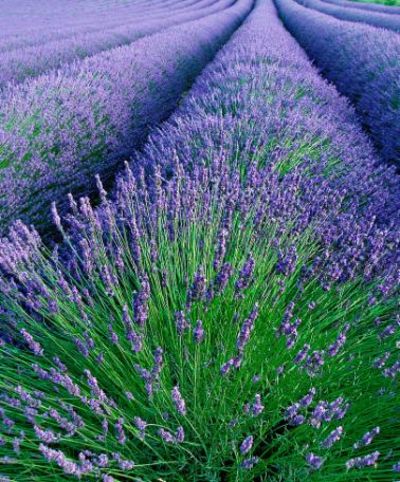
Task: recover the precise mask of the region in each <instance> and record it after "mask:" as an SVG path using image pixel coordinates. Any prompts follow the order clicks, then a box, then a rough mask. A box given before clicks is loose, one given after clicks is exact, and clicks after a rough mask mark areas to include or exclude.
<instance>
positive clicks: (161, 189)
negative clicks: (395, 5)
mask: <svg viewBox="0 0 400 482" xmlns="http://www.w3.org/2000/svg"><path fill="white" fill-rule="evenodd" d="M393 177H394V176H393V171H392V170H391V169H390V168H388V167H383V166H381V165H379V162H378V160H377V159H376V158H375V157H374V154H373V150H372V148H371V146H370V145H369V143H368V140H367V139H366V137H365V136H364V135H363V134H362V132H361V130H360V128H359V126H358V125H357V121H356V117H355V114H354V113H353V111H352V110H351V109H350V108H349V106H348V105H347V103H346V101H345V100H344V99H343V98H340V97H339V96H338V94H337V93H336V91H335V90H334V88H333V87H331V86H329V85H328V84H327V83H326V82H324V81H323V80H322V79H321V78H320V77H319V76H318V74H317V72H316V70H315V69H314V68H313V67H312V66H311V64H310V63H309V61H308V60H307V57H306V55H305V54H304V52H303V51H302V50H301V49H300V48H299V46H298V45H297V44H296V42H295V41H294V39H293V38H291V37H290V36H289V35H288V34H287V33H286V32H285V30H284V28H283V26H282V25H281V23H280V22H279V20H278V18H277V16H276V12H275V9H274V7H273V5H272V3H271V2H268V1H262V0H261V1H259V2H257V4H256V8H255V10H254V12H253V13H252V15H251V16H250V17H249V19H248V20H247V21H246V23H245V24H244V25H243V26H242V27H241V28H240V29H239V31H238V32H237V33H236V34H235V36H234V38H233V39H232V40H231V41H230V42H229V44H228V45H227V46H226V47H225V48H224V49H223V50H222V51H221V52H220V53H219V54H218V57H217V59H216V60H215V61H214V62H213V63H212V64H211V65H210V66H209V67H208V68H207V70H206V71H205V72H204V73H203V74H202V76H201V77H200V78H199V79H198V81H197V83H196V84H195V86H194V88H193V89H192V91H191V92H190V94H189V95H188V96H187V97H186V98H185V100H184V102H183V103H182V105H181V107H180V108H179V109H178V111H177V112H176V113H175V115H174V116H173V117H172V119H171V120H170V121H169V122H168V123H166V124H164V126H163V127H162V128H161V129H160V130H158V131H156V132H154V133H153V134H152V135H151V136H150V139H149V142H148V144H147V146H146V150H145V152H144V153H143V154H138V155H137V156H136V158H135V159H134V161H133V162H132V164H131V166H130V167H127V168H126V171H125V173H123V174H122V175H121V176H120V177H119V178H118V180H117V185H116V190H115V192H114V194H113V196H112V197H111V198H109V197H108V196H107V193H106V192H105V190H104V188H103V185H102V184H101V181H100V178H97V185H98V189H99V195H100V198H101V206H100V207H99V208H98V209H97V210H93V209H92V207H91V205H90V202H89V200H88V199H87V198H81V199H80V200H79V202H77V201H75V200H74V198H72V197H70V198H69V201H70V206H71V214H70V215H68V216H67V217H66V218H65V219H64V220H61V219H60V217H59V215H58V213H57V209H56V206H55V205H54V206H53V218H54V222H55V224H56V225H57V227H58V229H59V230H60V232H61V234H62V235H63V236H64V242H63V244H61V245H59V246H57V247H56V249H54V250H53V251H52V252H51V253H50V252H48V251H47V249H46V248H45V247H44V246H43V245H42V242H41V240H40V238H39V236H38V235H37V234H36V233H35V231H34V230H32V229H28V228H26V227H25V226H23V225H22V224H21V223H17V224H16V225H15V226H14V228H13V229H12V230H11V232H10V236H9V239H8V240H5V239H4V240H2V243H1V249H0V269H1V272H2V277H1V292H2V294H3V299H2V305H3V307H4V311H3V313H2V317H3V319H4V323H5V324H6V325H7V326H9V327H10V333H9V336H10V338H6V337H3V338H4V339H3V341H2V346H1V348H0V359H1V365H2V377H1V379H0V388H1V393H2V394H1V396H0V408H1V410H0V415H1V418H2V424H3V430H4V433H3V435H2V443H1V444H0V456H1V461H2V468H1V472H2V473H3V477H4V479H5V480H7V477H8V478H9V479H10V480H13V481H15V482H18V481H23V480H26V479H27V478H29V480H32V481H42V480H49V481H56V480H57V481H61V480H69V479H70V478H78V479H79V478H84V479H85V480H101V481H104V482H112V481H118V480H128V479H142V480H157V479H159V480H160V479H161V480H174V481H177V482H184V481H187V480H198V481H201V480H221V479H225V480H232V481H233V480H241V481H243V482H247V481H251V480H255V479H259V480H264V479H265V480H271V481H274V480H275V481H278V480H293V481H303V480H310V481H318V480H321V481H322V480H324V481H325V482H326V481H328V482H333V481H339V480H340V481H352V482H354V481H357V480H360V481H361V480H371V481H382V480H391V479H392V478H394V477H395V475H396V472H398V471H400V463H399V462H400V450H399V446H400V445H399V442H400V440H399V433H400V431H399V428H400V423H399V418H398V392H397V390H398V386H397V384H396V377H397V378H398V376H399V371H400V363H399V360H398V354H397V352H398V350H397V349H396V339H397V338H398V333H399V319H398V305H397V302H396V295H397V294H398V287H399V266H400V259H399V252H400V251H399V235H398V226H399V219H398V215H399V213H398V212H397V213H396V211H392V209H393V202H394V200H395V199H398V195H399V190H398V189H399V187H398V183H397V182H396V181H395V180H394V179H393ZM396 216H397V217H396ZM390 223H392V224H390ZM396 316H397V318H396ZM3 326H4V325H3ZM10 341H11V343H10ZM376 407H379V409H376Z"/></svg>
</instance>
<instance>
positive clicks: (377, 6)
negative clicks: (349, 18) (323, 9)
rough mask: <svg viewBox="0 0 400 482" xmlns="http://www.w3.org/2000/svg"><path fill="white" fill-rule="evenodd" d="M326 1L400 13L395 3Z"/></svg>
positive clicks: (349, 0) (367, 9) (350, 0)
mask: <svg viewBox="0 0 400 482" xmlns="http://www.w3.org/2000/svg"><path fill="white" fill-rule="evenodd" d="M324 1H325V2H328V3H332V4H333V5H340V6H341V7H348V8H358V9H359V10H366V11H372V12H381V13H389V14H393V13H394V14H399V13H400V7H395V6H393V5H383V4H380V3H368V2H354V1H353V0H324Z"/></svg>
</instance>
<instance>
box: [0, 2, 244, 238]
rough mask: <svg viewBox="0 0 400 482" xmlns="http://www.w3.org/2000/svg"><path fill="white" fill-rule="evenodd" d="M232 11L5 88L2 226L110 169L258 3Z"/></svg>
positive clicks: (0, 132) (32, 214) (0, 133)
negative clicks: (10, 87) (96, 174)
mask: <svg viewBox="0 0 400 482" xmlns="http://www.w3.org/2000/svg"><path fill="white" fill-rule="evenodd" d="M252 3H253V2H252V0H240V1H239V2H237V3H235V4H234V5H233V6H231V7H230V8H227V9H225V10H223V11H221V12H217V13H215V14H213V15H210V16H207V17H205V18H203V19H199V20H196V21H193V22H188V23H186V24H183V25H180V26H177V27H173V28H171V29H168V30H166V31H164V32H161V33H159V34H156V35H153V36H151V37H148V38H143V39H140V40H138V41H137V42H135V43H133V44H132V45H131V46H130V45H128V46H125V47H119V48H116V49H112V50H110V51H108V52H103V53H101V54H98V55H96V56H93V57H90V58H88V59H86V60H84V61H82V62H81V63H78V64H76V65H70V66H66V67H65V69H63V70H60V71H57V72H53V73H50V74H49V75H46V76H42V77H39V78H38V79H35V80H32V81H30V82H29V81H28V82H26V83H23V84H20V85H18V86H16V87H15V88H12V89H9V90H7V92H6V93H4V96H3V99H2V101H3V103H2V108H1V109H0V110H1V114H0V119H1V120H0V186H1V191H0V210H1V212H2V217H1V223H0V226H1V227H2V228H3V229H4V228H5V227H6V226H7V224H8V223H9V222H11V221H12V220H15V219H18V218H19V217H21V218H23V219H25V220H27V221H29V222H31V221H36V222H37V224H39V223H41V222H42V224H43V226H44V227H46V221H47V226H48V221H49V220H48V219H47V220H46V219H45V218H44V216H43V210H44V209H45V207H46V206H49V204H50V202H51V201H52V200H53V199H57V198H58V197H59V196H61V197H60V199H62V198H63V196H65V195H66V194H67V193H68V192H79V190H80V189H85V190H86V191H85V192H87V193H89V192H90V190H91V189H92V190H93V185H91V181H90V179H92V177H93V175H94V174H95V173H96V172H100V173H104V174H105V175H108V176H112V175H113V173H114V172H115V167H116V166H117V165H118V161H120V160H121V157H124V156H126V155H129V153H130V152H131V150H132V149H133V148H134V147H138V146H139V145H140V143H141V142H143V139H144V137H145V135H146V133H147V132H148V129H149V127H150V126H151V125H154V124H155V123H157V122H159V121H160V120H162V119H163V118H164V117H165V116H167V115H168V114H169V113H170V112H171V110H172V109H173V108H174V107H175V105H176V103H177V101H178V100H179V97H180V95H181V94H182V92H183V91H184V90H185V89H186V88H188V86H189V85H190V83H191V82H192V81H193V80H194V77H195V76H196V74H198V73H199V72H200V70H201V69H202V67H203V66H204V65H205V64H206V63H207V61H208V60H210V58H211V57H212V56H213V55H214V54H215V53H216V51H217V50H218V48H219V47H220V46H221V45H222V44H223V42H225V41H226V40H227V39H228V37H229V36H230V35H231V34H232V33H233V31H234V29H235V28H236V27H237V26H238V25H239V24H240V22H241V21H242V20H243V19H244V17H245V16H246V14H247V13H248V12H249V10H250V8H251V6H252Z"/></svg>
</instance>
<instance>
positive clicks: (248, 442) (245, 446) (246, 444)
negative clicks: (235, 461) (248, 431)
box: [240, 435, 253, 455]
mask: <svg viewBox="0 0 400 482" xmlns="http://www.w3.org/2000/svg"><path fill="white" fill-rule="evenodd" d="M252 447H253V436H252V435H249V436H248V437H246V438H245V439H244V440H243V442H242V443H241V444H240V453H241V454H242V455H245V454H247V453H248V452H250V450H251V448H252Z"/></svg>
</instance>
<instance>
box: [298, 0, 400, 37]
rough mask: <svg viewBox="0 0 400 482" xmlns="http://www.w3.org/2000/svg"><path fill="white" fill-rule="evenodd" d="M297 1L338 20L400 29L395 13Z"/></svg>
mask: <svg viewBox="0 0 400 482" xmlns="http://www.w3.org/2000/svg"><path fill="white" fill-rule="evenodd" d="M297 3H300V4H301V5H304V6H305V7H308V8H312V9H314V10H317V11H318V12H321V13H326V14H327V15H332V17H335V18H338V19H339V20H347V21H349V22H361V23H366V24H369V25H372V26H374V27H378V28H386V29H388V30H393V31H395V32H399V31H400V16H397V15H387V14H385V13H381V12H371V11H368V10H360V9H358V8H348V7H342V6H341V5H332V4H329V3H325V2H324V1H321V0H298V2H297Z"/></svg>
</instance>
